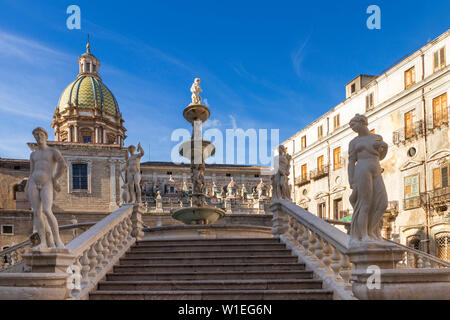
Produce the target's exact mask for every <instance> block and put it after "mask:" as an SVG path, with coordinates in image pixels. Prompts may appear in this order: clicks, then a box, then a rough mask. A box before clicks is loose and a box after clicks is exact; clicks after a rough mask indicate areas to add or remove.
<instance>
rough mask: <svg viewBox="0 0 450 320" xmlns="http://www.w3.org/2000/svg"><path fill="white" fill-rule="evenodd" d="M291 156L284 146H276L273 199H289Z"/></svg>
mask: <svg viewBox="0 0 450 320" xmlns="http://www.w3.org/2000/svg"><path fill="white" fill-rule="evenodd" d="M291 159H292V158H291V156H290V155H289V154H288V153H287V149H286V147H285V146H283V145H280V146H279V147H278V171H277V172H276V173H275V174H274V175H273V176H272V186H273V194H272V198H273V199H274V200H291V190H290V187H289V172H290V170H291Z"/></svg>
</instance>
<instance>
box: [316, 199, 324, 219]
mask: <svg viewBox="0 0 450 320" xmlns="http://www.w3.org/2000/svg"><path fill="white" fill-rule="evenodd" d="M317 216H318V217H319V218H321V219H324V218H325V202H321V203H319V204H318V205H317Z"/></svg>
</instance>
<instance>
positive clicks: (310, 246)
mask: <svg viewBox="0 0 450 320" xmlns="http://www.w3.org/2000/svg"><path fill="white" fill-rule="evenodd" d="M270 209H271V210H272V212H273V228H272V233H273V234H274V235H275V236H277V237H279V238H280V240H281V241H283V242H284V243H286V245H287V246H288V247H289V248H291V250H292V252H293V253H294V254H295V255H297V256H298V257H299V260H301V262H303V263H305V265H306V267H307V268H308V269H310V270H313V271H314V272H315V273H316V274H317V275H318V276H319V277H320V278H321V279H322V280H323V283H324V287H326V288H328V289H331V290H333V292H334V299H355V298H358V299H436V298H437V299H440V298H447V299H448V298H449V297H450V285H449V282H450V269H449V267H450V264H449V263H447V262H445V261H442V260H440V259H438V258H436V257H434V256H432V255H429V254H426V253H424V252H421V251H418V250H414V249H412V248H409V247H406V246H403V245H400V244H398V243H396V242H393V241H388V240H386V242H385V243H384V244H383V243H381V244H379V245H370V244H369V245H364V246H362V247H358V248H352V249H350V248H349V241H350V238H349V236H348V235H347V234H345V233H344V232H342V231H340V230H338V229H337V228H335V227H333V226H332V225H330V224H329V223H327V222H326V221H324V220H322V219H320V218H318V217H317V216H315V215H313V214H312V213H310V212H308V211H306V210H305V209H303V208H301V207H299V206H297V205H295V204H294V203H292V202H289V201H278V202H275V203H273V204H272V205H271V206H270ZM402 258H403V259H402ZM373 266H377V267H379V269H380V282H381V283H382V285H381V286H380V287H379V288H376V290H372V288H370V287H369V286H368V285H367V283H368V281H371V280H370V276H371V275H372V273H371V271H370V270H369V269H370V268H369V267H373Z"/></svg>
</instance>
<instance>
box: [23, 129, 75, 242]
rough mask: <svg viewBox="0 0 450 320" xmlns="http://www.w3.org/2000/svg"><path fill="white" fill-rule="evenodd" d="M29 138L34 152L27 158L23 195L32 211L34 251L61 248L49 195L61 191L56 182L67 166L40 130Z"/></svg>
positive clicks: (45, 133)
mask: <svg viewBox="0 0 450 320" xmlns="http://www.w3.org/2000/svg"><path fill="white" fill-rule="evenodd" d="M33 136H34V138H35V139H36V142H37V149H36V150H35V151H33V152H32V153H31V155H30V177H29V179H28V182H27V185H26V187H25V193H26V195H27V197H28V200H29V201H30V203H31V207H32V209H33V225H34V227H35V228H36V230H37V233H38V235H39V238H40V240H41V243H40V245H38V246H36V247H35V248H36V249H38V250H40V249H44V248H55V247H57V248H64V243H63V242H62V241H61V238H60V236H59V228H58V221H57V220H56V218H55V216H54V215H53V212H52V205H53V192H54V191H56V192H59V191H60V190H61V188H60V186H59V184H58V182H57V180H58V179H59V178H60V177H61V175H62V174H63V173H64V170H65V169H66V168H67V163H66V160H65V159H64V157H63V156H62V155H61V153H60V152H59V151H58V150H56V149H54V148H50V147H49V146H48V145H47V139H48V134H47V132H46V131H45V130H44V129H43V128H41V127H38V128H36V129H34V130H33ZM55 167H56V168H55ZM55 171H56V172H55Z"/></svg>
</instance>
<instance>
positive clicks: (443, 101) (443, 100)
mask: <svg viewBox="0 0 450 320" xmlns="http://www.w3.org/2000/svg"><path fill="white" fill-rule="evenodd" d="M441 110H442V122H445V123H447V122H448V105H447V93H444V94H443V95H442V96H441Z"/></svg>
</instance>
